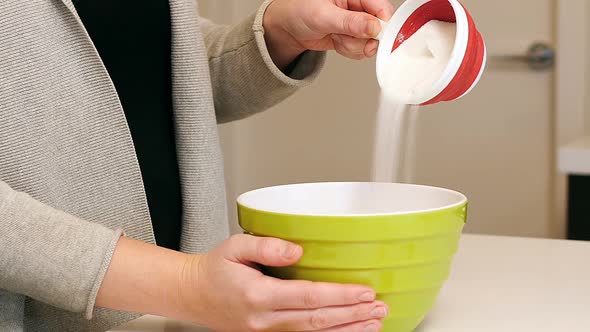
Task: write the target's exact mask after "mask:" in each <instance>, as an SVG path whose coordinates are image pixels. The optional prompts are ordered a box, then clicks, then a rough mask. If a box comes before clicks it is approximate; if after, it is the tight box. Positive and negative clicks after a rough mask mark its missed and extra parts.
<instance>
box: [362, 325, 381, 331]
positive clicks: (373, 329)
mask: <svg viewBox="0 0 590 332" xmlns="http://www.w3.org/2000/svg"><path fill="white" fill-rule="evenodd" d="M378 330H379V327H378V326H377V325H375V324H369V325H367V326H365V329H364V330H363V331H364V332H377V331H378Z"/></svg>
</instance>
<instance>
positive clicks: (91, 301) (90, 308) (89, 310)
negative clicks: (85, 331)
mask: <svg viewBox="0 0 590 332" xmlns="http://www.w3.org/2000/svg"><path fill="white" fill-rule="evenodd" d="M123 235H124V234H123V231H122V230H117V231H115V234H113V236H112V239H111V241H110V242H109V245H108V247H107V248H106V252H105V256H104V259H103V261H102V264H101V265H100V269H99V270H98V273H97V275H96V279H95V280H94V284H93V285H92V289H91V290H90V296H89V298H88V304H87V306H86V319H88V320H90V319H92V315H93V313H94V306H95V304H96V297H97V296H98V290H99V289H100V286H101V285H102V281H103V279H104V277H105V275H106V273H107V270H108V269H109V265H110V264H111V259H112V258H113V254H114V253H115V248H117V243H118V242H119V239H120V238H121V236H123Z"/></svg>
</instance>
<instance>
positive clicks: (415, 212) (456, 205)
mask: <svg viewBox="0 0 590 332" xmlns="http://www.w3.org/2000/svg"><path fill="white" fill-rule="evenodd" d="M358 184H362V185H369V184H377V185H387V184H389V185H394V186H402V187H412V188H423V189H435V190H440V191H442V192H446V193H450V194H454V195H457V196H458V197H460V198H461V199H460V201H458V202H457V203H453V204H448V205H445V206H440V207H436V208H431V209H422V210H411V211H402V212H387V213H349V214H345V213H341V214H328V213H327V214H320V213H286V212H278V211H273V210H269V209H259V208H254V207H252V206H249V205H247V204H244V203H243V200H244V198H245V197H246V196H247V195H252V194H254V193H256V192H262V191H266V190H271V189H277V188H287V187H299V186H312V185H358ZM468 202H469V200H468V199H467V196H465V195H464V194H463V193H461V192H458V191H455V190H451V189H447V188H442V187H437V186H428V185H419V184H406V183H389V182H302V183H292V184H283V185H276V186H269V187H263V188H258V189H254V190H250V191H247V192H245V193H243V194H241V195H239V196H238V198H237V199H236V203H237V205H238V207H242V208H245V209H249V210H251V211H257V212H261V213H266V214H272V215H282V216H298V217H306V218H333V219H337V218H370V217H394V216H410V215H420V214H427V213H434V212H441V211H445V210H450V209H455V208H460V207H462V206H466V205H467V204H468Z"/></svg>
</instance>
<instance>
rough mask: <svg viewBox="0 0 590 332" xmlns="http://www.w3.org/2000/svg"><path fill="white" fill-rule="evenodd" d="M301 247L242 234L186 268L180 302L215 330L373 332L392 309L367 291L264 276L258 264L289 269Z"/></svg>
mask: <svg viewBox="0 0 590 332" xmlns="http://www.w3.org/2000/svg"><path fill="white" fill-rule="evenodd" d="M301 255H302V250H301V247H299V246H297V245H294V244H291V243H288V242H285V241H281V240H277V239H271V238H256V237H252V236H247V235H239V236H235V237H233V238H231V239H230V240H228V241H226V242H225V243H224V244H222V245H221V246H220V247H219V248H217V249H216V250H214V251H212V252H211V253H209V254H207V255H204V256H202V257H200V258H197V257H196V258H195V261H194V264H192V265H191V266H190V267H189V268H187V269H185V275H184V276H185V278H184V281H183V282H182V283H183V284H186V285H187V286H186V287H185V288H183V290H182V295H183V300H182V302H183V303H185V305H186V306H187V308H188V311H190V312H193V313H194V315H195V317H198V318H199V319H198V320H197V322H198V323H200V324H202V325H204V326H206V327H209V328H211V329H213V330H215V331H228V332H229V331H325V332H328V331H333V332H345V331H347V332H348V331H350V332H355V331H359V332H370V331H375V332H376V331H378V330H379V329H380V328H381V322H380V319H382V318H384V317H385V316H386V315H387V311H388V308H387V307H386V305H385V304H384V303H382V302H377V301H375V293H374V291H373V290H371V289H370V288H368V287H365V286H357V285H337V284H327V283H312V282H306V281H283V280H278V279H274V278H270V277H267V276H264V275H263V274H262V273H260V272H259V271H258V270H257V269H256V266H257V264H263V265H266V266H288V265H292V264H294V263H296V262H297V261H298V260H299V259H300V258H301Z"/></svg>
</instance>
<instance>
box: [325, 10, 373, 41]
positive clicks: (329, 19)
mask: <svg viewBox="0 0 590 332" xmlns="http://www.w3.org/2000/svg"><path fill="white" fill-rule="evenodd" d="M322 21H323V23H322V24H324V29H325V30H326V31H325V32H327V33H334V34H340V35H349V36H352V37H355V38H374V37H376V36H377V35H378V34H379V32H381V24H380V23H379V20H378V19H377V18H376V17H375V16H373V15H370V14H367V13H365V12H355V11H350V10H346V9H343V8H340V7H338V6H331V9H330V13H329V14H328V15H325V18H324V20H322Z"/></svg>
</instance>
